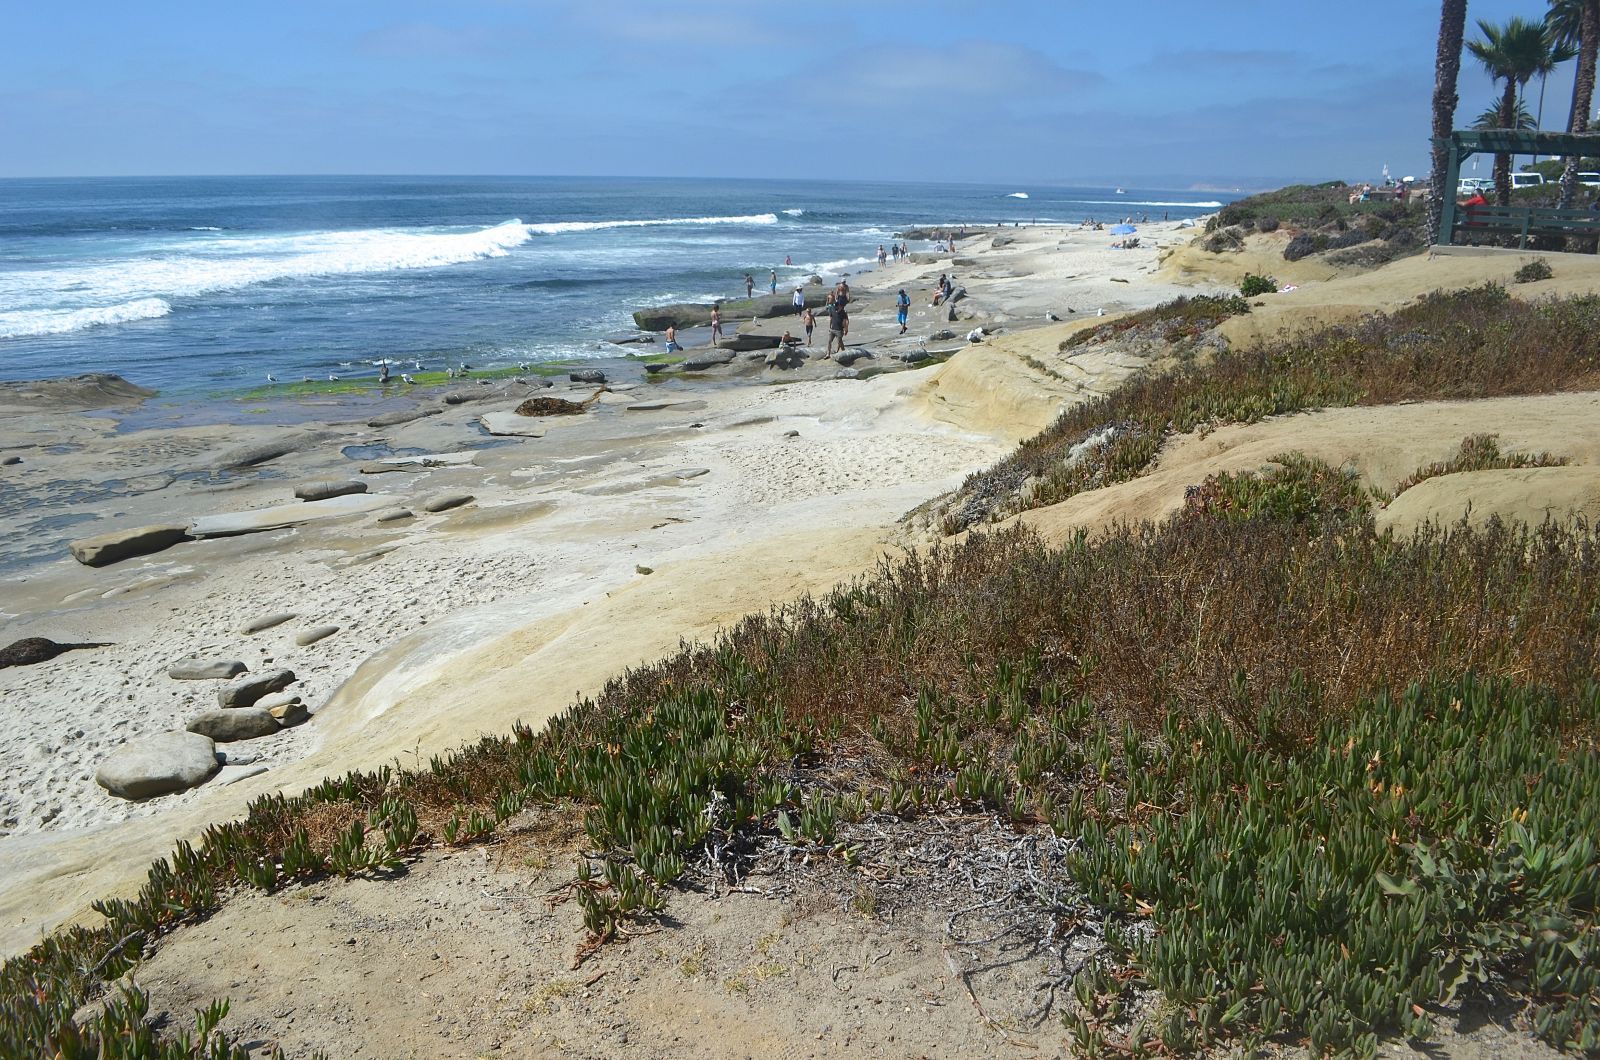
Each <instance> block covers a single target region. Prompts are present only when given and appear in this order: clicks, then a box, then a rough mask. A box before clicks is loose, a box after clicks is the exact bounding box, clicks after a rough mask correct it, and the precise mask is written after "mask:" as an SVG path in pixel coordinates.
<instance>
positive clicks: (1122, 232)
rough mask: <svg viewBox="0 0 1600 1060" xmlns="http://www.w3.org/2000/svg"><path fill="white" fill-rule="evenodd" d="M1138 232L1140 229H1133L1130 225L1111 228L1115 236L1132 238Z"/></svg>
mask: <svg viewBox="0 0 1600 1060" xmlns="http://www.w3.org/2000/svg"><path fill="white" fill-rule="evenodd" d="M1137 231H1138V229H1137V228H1135V227H1133V226H1132V225H1130V224H1120V225H1112V226H1111V234H1112V235H1114V236H1131V235H1133V234H1134V233H1135V232H1137Z"/></svg>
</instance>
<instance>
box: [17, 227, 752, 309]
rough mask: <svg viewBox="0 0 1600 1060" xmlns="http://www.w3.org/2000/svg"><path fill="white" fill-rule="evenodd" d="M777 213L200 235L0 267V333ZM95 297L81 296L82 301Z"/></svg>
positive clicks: (434, 267) (439, 266)
mask: <svg viewBox="0 0 1600 1060" xmlns="http://www.w3.org/2000/svg"><path fill="white" fill-rule="evenodd" d="M777 223H778V217H777V215H776V214H770V213H766V214H752V215H746V216H738V217H673V218H652V219H642V220H615V221H556V222H547V223H541V224H524V223H523V222H522V221H520V220H511V221H506V222H503V223H501V224H497V225H492V226H490V227H488V228H478V229H470V230H466V231H463V230H461V229H459V228H456V229H444V230H440V229H423V230H418V229H395V228H378V229H363V230H355V231H327V232H310V233H305V234H300V235H279V236H238V235H233V236H228V235H206V234H199V233H197V234H196V235H193V236H186V237H184V238H183V239H182V240H181V241H179V240H173V241H171V242H170V243H169V244H167V245H166V246H159V245H158V246H155V247H152V248H150V250H149V251H147V253H146V254H145V255H143V256H141V257H139V258H137V259H134V260H128V259H125V258H124V259H116V260H111V259H102V260H100V261H96V262H90V263H85V264H83V265H78V266H74V267H72V268H68V269H41V270H17V271H13V272H0V339H4V338H21V337H26V336H38V335H51V334H62V333H65V332H69V331H77V330H80V329H82V328H86V327H94V326H97V325H102V324H118V323H123V322H125V321H129V320H141V319H149V318H151V317H157V316H165V315H166V314H168V313H170V312H171V311H172V304H171V303H172V302H174V301H182V300H184V299H190V298H197V297H201V296H204V295H210V294H217V293H221V292H227V291H237V290H242V289H244V288H247V287H252V286H255V285H257V284H264V283H271V282H273V281H281V280H312V279H317V278H320V277H330V276H350V275H369V274H376V273H385V272H394V271H401V270H414V269H436V268H443V267H445V266H449V265H459V264H463V263H465V262H469V261H476V260H480V259H484V258H497V257H504V256H505V255H507V254H509V253H510V252H511V250H512V249H513V248H515V247H518V246H521V245H522V244H525V243H527V242H529V241H530V240H532V239H534V238H536V237H538V236H544V235H554V234H558V233H567V232H589V231H596V230H600V229H607V228H642V227H658V226H667V225H730V224H742V225H770V224H777ZM86 302H87V303H90V304H87V305H86V304H84V303H86Z"/></svg>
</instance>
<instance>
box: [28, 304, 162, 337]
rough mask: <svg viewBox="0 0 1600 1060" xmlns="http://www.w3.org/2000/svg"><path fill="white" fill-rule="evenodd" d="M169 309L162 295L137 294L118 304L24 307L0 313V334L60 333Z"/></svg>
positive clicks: (148, 316) (150, 316) (147, 317)
mask: <svg viewBox="0 0 1600 1060" xmlns="http://www.w3.org/2000/svg"><path fill="white" fill-rule="evenodd" d="M170 312H172V306H171V305H169V304H168V303H167V302H166V300H164V299H161V298H140V299H137V300H136V301H132V302H123V303H121V304H119V305H110V306H99V307H94V308H90V309H23V310H18V311H16V312H9V313H0V338H24V337H27V336H32V335H60V334H64V333H66V332H69V331H82V330H83V329H84V328H93V327H99V326H100V325H102V324H126V323H127V322H128V321H130V320H153V319H155V318H156V317H164V316H166V315H167V314H168V313H170Z"/></svg>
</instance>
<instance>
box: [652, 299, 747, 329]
mask: <svg viewBox="0 0 1600 1060" xmlns="http://www.w3.org/2000/svg"><path fill="white" fill-rule="evenodd" d="M723 315H724V317H725V318H726V316H727V314H723ZM633 322H634V323H635V324H636V325H638V326H639V327H640V328H641V329H643V330H645V331H665V330H667V329H668V328H670V327H676V328H680V329H681V328H700V327H705V326H706V325H707V324H709V323H711V303H709V302H685V303H680V304H678V305H663V306H656V307H655V308H654V309H640V310H637V311H636V312H635V313H634V314H633Z"/></svg>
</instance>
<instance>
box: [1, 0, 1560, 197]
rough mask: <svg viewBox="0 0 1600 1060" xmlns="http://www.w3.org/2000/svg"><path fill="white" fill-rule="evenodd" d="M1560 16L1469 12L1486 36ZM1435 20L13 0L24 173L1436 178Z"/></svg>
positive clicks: (1433, 8) (1487, 95) (9, 35)
mask: <svg viewBox="0 0 1600 1060" xmlns="http://www.w3.org/2000/svg"><path fill="white" fill-rule="evenodd" d="M1544 7H1545V4H1544V3H1543V2H1542V0H1520V2H1518V0H1472V2H1471V3H1470V4H1469V12H1468V14H1469V32H1468V35H1469V37H1470V36H1472V35H1473V34H1474V31H1473V30H1472V28H1471V25H1472V20H1473V19H1475V18H1488V19H1491V20H1496V21H1499V20H1503V19H1505V18H1506V17H1508V16H1510V15H1513V14H1523V15H1527V16H1531V17H1539V16H1540V15H1541V14H1542V12H1543V10H1544ZM1438 17H1439V5H1438V3H1436V2H1433V0H1384V2H1374V0H1345V2H1343V3H1339V4H1326V3H1319V2H1312V0H1274V2H1267V0H1123V2H1121V3H1108V2H1106V0H916V2H900V0H854V2H853V3H846V4H837V5H830V4H784V3H776V2H773V0H739V2H734V0H586V2H585V0H578V2H569V3H552V2H545V0H449V2H441V0H433V2H425V0H316V2H307V0H272V2H270V3H262V2H258V0H226V2H210V3H201V2H197V0H191V2H182V3H180V2H172V0H142V2H140V3H127V2H126V0H118V2H115V3H111V2H105V0H66V2H43V3H41V2H37V0H0V25H3V26H4V27H5V28H4V31H3V32H0V177H4V176H11V177H21V176H129V175H185V174H280V173H290V174H321V173H343V174H376V173H383V174H475V175H489V174H515V175H627V176H723V177H729V176H733V177H794V178H817V179H827V178H838V179H863V180H911V181H916V180H927V181H973V182H982V183H1004V182H1011V181H1030V182H1059V183H1068V184H1072V183H1078V184H1109V183H1126V184H1132V185H1138V186H1142V187H1164V188H1181V187H1191V186H1213V187H1218V188H1233V187H1242V188H1244V189H1247V190H1248V189H1251V188H1260V187H1267V186H1273V185H1276V184H1281V183H1284V182H1287V181H1290V180H1326V179H1334V178H1341V179H1346V180H1360V179H1372V178H1374V177H1376V176H1377V175H1378V174H1379V171H1380V170H1381V168H1382V166H1383V165H1385V164H1387V165H1388V166H1389V167H1390V169H1391V171H1393V172H1394V174H1395V175H1396V176H1401V175H1405V174H1411V173H1414V174H1417V175H1421V174H1423V173H1424V172H1425V170H1426V168H1427V162H1426V152H1427V139H1426V138H1427V135H1428V121H1429V98H1430V95H1431V92H1432V88H1433V60H1434V48H1435V38H1436V33H1437V28H1438ZM1571 81H1572V75H1571V64H1568V65H1567V67H1566V68H1564V69H1563V70H1561V71H1559V72H1558V73H1557V74H1556V75H1554V76H1553V77H1552V78H1551V79H1550V82H1549V85H1548V89H1547V92H1546V101H1545V107H1544V119H1545V125H1546V127H1549V128H1558V127H1564V126H1565V120H1566V113H1567V103H1568V101H1569V99H1570V94H1571ZM1460 91H1461V98H1462V105H1461V113H1460V117H1459V119H1458V124H1466V123H1468V122H1470V121H1471V119H1472V117H1473V116H1475V115H1476V114H1478V113H1479V112H1480V111H1481V110H1483V109H1484V107H1486V106H1487V105H1488V104H1489V103H1490V102H1491V100H1492V99H1493V98H1494V94H1495V93H1494V89H1493V87H1492V85H1491V84H1490V82H1489V80H1488V78H1487V77H1486V76H1485V75H1484V74H1483V73H1482V72H1481V71H1479V70H1477V69H1476V68H1475V67H1474V66H1473V64H1472V63H1471V62H1470V60H1469V61H1467V62H1464V63H1463V66H1462V78H1461V89H1460ZM1536 93H1537V88H1536V87H1535V89H1534V94H1535V95H1536ZM1531 109H1534V106H1533V104H1532V103H1530V110H1531Z"/></svg>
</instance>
